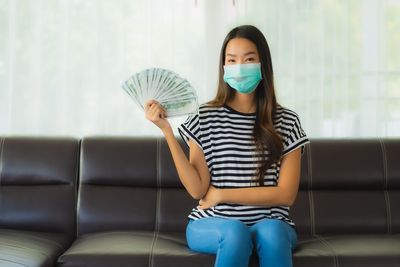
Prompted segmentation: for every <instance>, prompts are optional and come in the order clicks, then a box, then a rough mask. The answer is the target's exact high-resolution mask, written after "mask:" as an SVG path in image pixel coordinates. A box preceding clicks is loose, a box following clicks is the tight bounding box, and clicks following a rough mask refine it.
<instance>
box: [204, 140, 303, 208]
mask: <svg viewBox="0 0 400 267" xmlns="http://www.w3.org/2000/svg"><path fill="white" fill-rule="evenodd" d="M300 168H301V148H297V149H296V150H294V151H292V152H290V153H288V154H287V155H285V156H284V157H283V158H282V162H281V169H280V174H279V180H278V185H277V186H262V187H247V188H234V189H217V188H215V187H212V186H210V188H209V190H208V192H207V194H206V195H205V196H204V197H203V198H202V199H201V200H200V201H199V208H201V209H207V208H209V207H213V206H215V205H217V204H218V203H236V204H242V205H254V206H258V205H259V206H291V205H292V204H293V203H294V201H295V199H296V196H297V192H298V188H299V183H300Z"/></svg>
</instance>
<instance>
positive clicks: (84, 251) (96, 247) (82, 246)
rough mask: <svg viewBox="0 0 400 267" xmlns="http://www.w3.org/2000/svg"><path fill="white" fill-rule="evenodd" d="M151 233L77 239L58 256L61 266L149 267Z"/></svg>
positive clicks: (92, 235)
mask: <svg viewBox="0 0 400 267" xmlns="http://www.w3.org/2000/svg"><path fill="white" fill-rule="evenodd" d="M154 236H155V234H154V233H153V232H151V231H110V232H100V233H89V234H85V235H82V236H79V237H78V238H77V239H76V240H75V242H74V243H73V244H72V245H71V247H70V248H69V249H68V250H67V251H66V252H65V253H64V254H63V255H61V256H60V257H59V259H58V266H63V267H73V266H76V267H78V266H79V267H82V266H87V267H91V266H93V267H94V266H96V267H103V266H104V267H114V266H115V267H127V266H149V261H150V255H151V249H152V245H153V241H154Z"/></svg>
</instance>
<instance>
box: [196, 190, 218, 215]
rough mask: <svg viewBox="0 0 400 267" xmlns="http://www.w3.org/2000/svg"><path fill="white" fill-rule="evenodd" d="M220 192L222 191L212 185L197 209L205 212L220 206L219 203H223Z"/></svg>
mask: <svg viewBox="0 0 400 267" xmlns="http://www.w3.org/2000/svg"><path fill="white" fill-rule="evenodd" d="M220 192H221V189H217V188H215V187H214V186H212V185H210V187H209V188H208V191H207V193H206V194H205V196H204V197H203V198H202V199H200V201H199V205H198V206H197V207H198V208H199V209H202V210H205V209H208V208H211V207H214V206H216V205H218V203H220V202H221V196H220Z"/></svg>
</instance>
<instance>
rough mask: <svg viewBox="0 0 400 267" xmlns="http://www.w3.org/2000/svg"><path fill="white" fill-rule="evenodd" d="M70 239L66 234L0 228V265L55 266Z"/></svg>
mask: <svg viewBox="0 0 400 267" xmlns="http://www.w3.org/2000/svg"><path fill="white" fill-rule="evenodd" d="M70 240H71V238H70V237H68V236H67V235H65V234H54V233H44V232H43V233H42V232H30V231H21V230H11V229H0V266H8V267H21V266H29V267H47V266H49V267H50V266H51V267H53V266H54V265H55V263H56V262H57V258H58V256H59V255H61V254H62V252H63V251H65V250H66V249H67V248H68V246H69V244H70V242H71V241H70Z"/></svg>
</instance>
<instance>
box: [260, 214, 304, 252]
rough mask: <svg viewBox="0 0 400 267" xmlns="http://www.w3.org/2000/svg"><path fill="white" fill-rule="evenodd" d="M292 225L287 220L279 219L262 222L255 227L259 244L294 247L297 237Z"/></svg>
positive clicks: (269, 246) (277, 247) (269, 247)
mask: <svg viewBox="0 0 400 267" xmlns="http://www.w3.org/2000/svg"><path fill="white" fill-rule="evenodd" d="M290 227H291V226H290V225H287V223H286V222H284V221H282V220H278V219H267V220H265V221H262V222H260V224H259V225H257V226H256V227H255V228H254V229H253V234H254V236H255V241H256V244H257V246H258V247H259V246H267V247H268V249H274V248H275V249H280V248H282V247H286V246H290V247H291V248H292V247H294V246H295V243H296V239H297V238H296V236H294V235H295V233H291V231H294V229H291V228H290Z"/></svg>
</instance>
